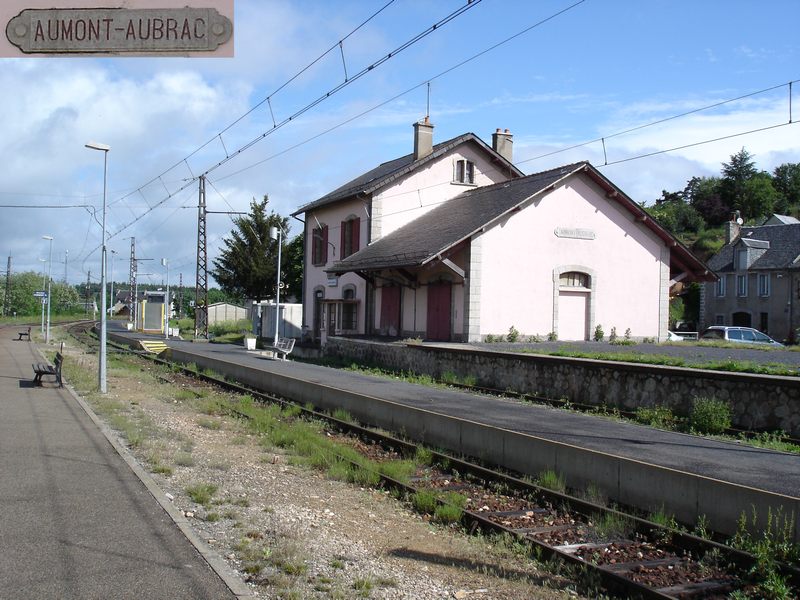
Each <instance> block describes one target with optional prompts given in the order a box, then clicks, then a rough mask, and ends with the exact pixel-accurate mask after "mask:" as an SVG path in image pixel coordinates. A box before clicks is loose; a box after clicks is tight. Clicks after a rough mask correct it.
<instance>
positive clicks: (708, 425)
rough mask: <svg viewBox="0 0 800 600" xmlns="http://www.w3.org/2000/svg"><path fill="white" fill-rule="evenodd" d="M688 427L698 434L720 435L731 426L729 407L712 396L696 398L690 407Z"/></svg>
mask: <svg viewBox="0 0 800 600" xmlns="http://www.w3.org/2000/svg"><path fill="white" fill-rule="evenodd" d="M689 425H690V426H691V428H692V429H693V430H695V431H697V432H699V433H722V432H723V431H725V430H726V429H728V428H729V427H730V426H731V407H730V405H729V404H728V403H727V402H724V401H722V400H717V399H716V398H714V397H713V396H712V397H710V398H706V397H697V398H695V399H694V403H693V405H692V413H691V415H690V416H689Z"/></svg>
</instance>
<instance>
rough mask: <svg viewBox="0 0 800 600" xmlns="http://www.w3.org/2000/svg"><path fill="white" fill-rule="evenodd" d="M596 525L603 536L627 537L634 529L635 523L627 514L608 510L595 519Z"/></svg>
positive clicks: (596, 528)
mask: <svg viewBox="0 0 800 600" xmlns="http://www.w3.org/2000/svg"><path fill="white" fill-rule="evenodd" d="M594 527H595V530H596V531H597V533H598V535H600V537H602V538H627V537H629V536H630V534H631V532H632V531H633V524H632V523H631V522H630V521H629V520H628V519H627V518H626V517H625V515H622V514H619V513H615V512H606V513H603V514H602V515H601V516H600V517H599V518H596V519H594Z"/></svg>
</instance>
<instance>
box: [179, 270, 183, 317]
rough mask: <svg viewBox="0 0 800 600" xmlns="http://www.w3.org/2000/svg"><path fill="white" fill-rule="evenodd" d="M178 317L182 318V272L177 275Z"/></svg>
mask: <svg viewBox="0 0 800 600" xmlns="http://www.w3.org/2000/svg"><path fill="white" fill-rule="evenodd" d="M178 318H179V319H182V318H183V272H181V273H180V274H179V275H178Z"/></svg>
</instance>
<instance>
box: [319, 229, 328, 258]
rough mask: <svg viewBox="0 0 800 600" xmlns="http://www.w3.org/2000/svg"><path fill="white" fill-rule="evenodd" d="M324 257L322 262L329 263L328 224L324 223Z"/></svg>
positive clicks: (322, 252) (322, 254) (322, 253)
mask: <svg viewBox="0 0 800 600" xmlns="http://www.w3.org/2000/svg"><path fill="white" fill-rule="evenodd" d="M320 255H321V257H322V261H321V262H322V264H327V263H328V226H327V225H324V226H323V227H322V251H321V252H320Z"/></svg>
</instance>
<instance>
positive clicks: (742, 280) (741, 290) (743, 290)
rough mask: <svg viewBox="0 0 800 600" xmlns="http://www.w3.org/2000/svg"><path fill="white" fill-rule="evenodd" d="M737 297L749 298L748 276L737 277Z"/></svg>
mask: <svg viewBox="0 0 800 600" xmlns="http://www.w3.org/2000/svg"><path fill="white" fill-rule="evenodd" d="M736 295H737V296H738V297H739V298H747V275H737V276H736Z"/></svg>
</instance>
